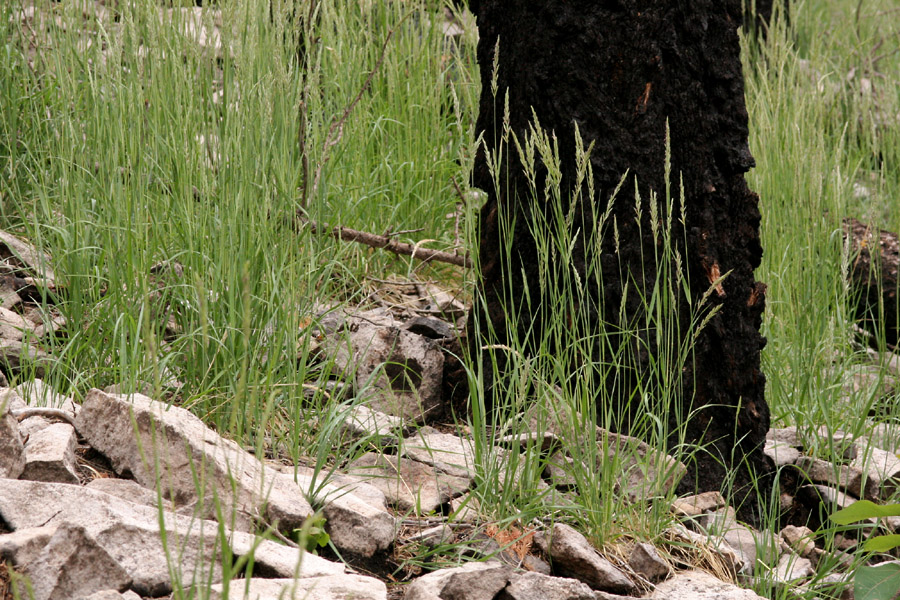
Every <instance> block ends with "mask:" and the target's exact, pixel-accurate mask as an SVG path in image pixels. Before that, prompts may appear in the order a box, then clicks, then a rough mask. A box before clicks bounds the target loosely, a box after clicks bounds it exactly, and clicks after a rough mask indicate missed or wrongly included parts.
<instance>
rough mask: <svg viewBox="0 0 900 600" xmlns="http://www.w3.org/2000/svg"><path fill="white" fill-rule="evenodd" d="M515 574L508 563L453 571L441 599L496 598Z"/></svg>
mask: <svg viewBox="0 0 900 600" xmlns="http://www.w3.org/2000/svg"><path fill="white" fill-rule="evenodd" d="M512 576H513V569H512V567H509V566H507V565H502V566H497V567H494V568H492V569H483V570H480V571H462V572H459V573H453V574H452V575H450V576H449V577H448V578H447V580H446V581H445V582H444V585H443V587H442V588H441V592H440V598H441V600H494V598H495V597H496V596H497V594H499V593H500V591H501V590H503V589H504V588H506V586H507V585H508V584H509V582H510V578H511V577H512Z"/></svg>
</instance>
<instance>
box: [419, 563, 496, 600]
mask: <svg viewBox="0 0 900 600" xmlns="http://www.w3.org/2000/svg"><path fill="white" fill-rule="evenodd" d="M507 568H508V567H506V566H504V565H503V564H502V563H500V562H498V561H496V560H490V561H486V562H470V563H466V564H464V565H462V566H459V567H451V568H449V569H439V570H437V571H432V572H431V573H427V574H425V575H422V576H421V577H418V578H417V579H416V580H415V581H413V582H412V583H411V584H410V585H409V587H407V589H406V593H405V594H404V595H403V600H443V599H442V598H441V592H442V591H443V589H444V586H445V585H447V583H448V582H449V581H450V578H451V577H453V576H454V575H459V574H463V573H469V574H471V573H475V574H477V573H480V572H482V571H490V570H494V569H507Z"/></svg>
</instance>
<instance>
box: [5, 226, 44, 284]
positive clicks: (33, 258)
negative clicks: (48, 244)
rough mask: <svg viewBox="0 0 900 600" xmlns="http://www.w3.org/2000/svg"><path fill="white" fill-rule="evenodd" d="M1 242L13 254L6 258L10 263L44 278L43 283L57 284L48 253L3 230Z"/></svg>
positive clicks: (20, 273) (20, 274)
mask: <svg viewBox="0 0 900 600" xmlns="http://www.w3.org/2000/svg"><path fill="white" fill-rule="evenodd" d="M0 244H2V245H3V246H6V248H7V250H8V251H9V253H10V254H11V255H12V256H11V257H10V258H8V259H6V262H7V263H8V264H11V265H12V266H14V267H17V268H18V269H21V270H22V271H26V272H28V273H30V274H32V275H34V276H37V277H39V278H41V279H43V285H47V286H50V287H52V286H53V285H55V284H54V280H55V278H56V276H55V275H54V273H53V269H52V268H51V266H50V257H49V256H48V255H47V254H45V253H44V252H42V251H40V250H38V249H37V248H35V247H34V246H32V245H31V244H30V243H28V242H25V241H23V240H21V239H19V238H17V237H16V236H14V235H13V234H11V233H8V232H6V231H3V230H0ZM22 271H19V276H20V277H21V276H24V273H22Z"/></svg>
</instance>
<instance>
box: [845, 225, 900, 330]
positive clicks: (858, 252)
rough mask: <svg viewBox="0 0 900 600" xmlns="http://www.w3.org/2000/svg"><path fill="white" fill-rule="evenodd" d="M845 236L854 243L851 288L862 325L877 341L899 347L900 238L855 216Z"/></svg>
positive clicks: (847, 227) (851, 263) (852, 245)
mask: <svg viewBox="0 0 900 600" xmlns="http://www.w3.org/2000/svg"><path fill="white" fill-rule="evenodd" d="M844 237H845V239H847V240H848V242H849V243H850V259H851V262H850V290H851V294H852V296H853V299H854V302H853V307H854V313H855V316H856V319H857V321H858V322H859V324H860V326H861V327H862V328H863V329H865V330H866V331H868V332H869V333H870V334H872V338H873V341H875V342H877V341H878V340H880V339H881V338H882V336H884V341H885V343H886V344H887V345H888V346H889V347H891V348H896V347H897V343H898V340H900V324H898V316H900V304H898V302H897V295H898V293H900V281H898V272H900V240H898V237H897V234H896V233H893V232H890V231H880V230H879V229H877V228H875V227H871V226H869V225H867V224H865V223H863V222H861V221H858V220H857V219H854V218H852V217H851V218H847V219H844Z"/></svg>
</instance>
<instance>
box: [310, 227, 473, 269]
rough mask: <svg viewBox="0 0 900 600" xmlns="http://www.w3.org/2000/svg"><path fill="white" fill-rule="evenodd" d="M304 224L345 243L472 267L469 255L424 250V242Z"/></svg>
mask: <svg viewBox="0 0 900 600" xmlns="http://www.w3.org/2000/svg"><path fill="white" fill-rule="evenodd" d="M303 222H305V223H306V224H307V225H308V226H309V228H310V230H311V231H312V232H313V233H323V232H328V233H329V234H331V236H332V237H333V238H335V239H338V240H342V241H345V242H356V243H358V244H364V245H366V246H371V247H372V248H382V249H384V250H387V251H388V252H393V253H394V254H402V255H404V256H411V257H413V258H415V259H417V260H421V261H423V262H430V261H434V262H443V263H448V264H451V265H456V266H458V267H464V268H466V269H468V268H471V267H472V260H471V259H470V258H469V255H468V253H466V254H455V253H453V252H445V251H443V250H432V249H430V248H422V247H421V246H420V244H421V243H423V242H418V243H416V244H409V243H406V242H399V241H397V240H396V239H394V238H393V237H392V236H391V235H390V234H387V235H378V234H375V233H369V232H366V231H359V230H356V229H350V228H349V227H342V226H340V225H335V226H330V225H328V223H324V224H322V225H319V224H318V223H316V222H315V221H311V220H309V219H303Z"/></svg>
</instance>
